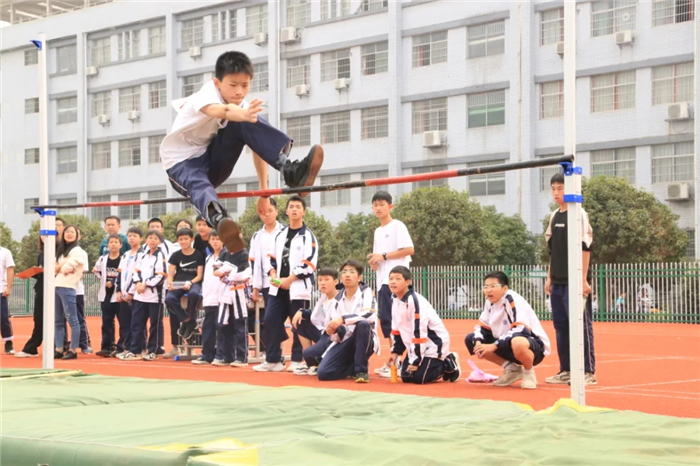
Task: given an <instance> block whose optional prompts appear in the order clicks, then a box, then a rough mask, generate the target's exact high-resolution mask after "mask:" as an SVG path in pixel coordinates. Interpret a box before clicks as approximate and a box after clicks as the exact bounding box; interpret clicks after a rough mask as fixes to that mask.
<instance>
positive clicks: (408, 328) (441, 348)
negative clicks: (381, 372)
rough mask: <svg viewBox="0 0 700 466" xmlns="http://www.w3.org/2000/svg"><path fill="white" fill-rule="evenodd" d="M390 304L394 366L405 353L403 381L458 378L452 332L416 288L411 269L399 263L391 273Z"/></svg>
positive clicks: (457, 361) (451, 379)
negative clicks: (391, 297)
mask: <svg viewBox="0 0 700 466" xmlns="http://www.w3.org/2000/svg"><path fill="white" fill-rule="evenodd" d="M389 289H390V290H391V292H392V294H393V301H392V306H391V340H392V345H391V357H390V358H389V361H388V362H387V364H388V365H389V366H390V367H391V366H393V365H394V364H397V361H398V360H399V358H400V357H401V356H403V354H404V353H406V357H405V358H404V360H403V364H402V365H401V380H402V381H403V382H404V383H415V384H421V385H422V384H427V383H432V382H435V381H437V380H439V379H441V378H442V380H445V381H450V382H456V381H458V380H459V375H460V372H461V370H460V367H459V356H458V355H457V353H450V352H449V348H450V334H449V333H447V329H446V328H445V324H443V323H442V320H441V319H440V317H439V316H438V314H437V312H436V311H435V309H433V306H431V305H430V303H429V302H428V300H427V299H425V298H424V297H423V296H421V295H419V294H418V293H416V292H415V291H413V287H412V286H411V271H410V270H409V269H408V267H405V266H403V265H398V266H396V267H394V268H393V269H391V272H390V273H389Z"/></svg>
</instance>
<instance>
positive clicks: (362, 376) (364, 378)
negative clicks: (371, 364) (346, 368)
mask: <svg viewBox="0 0 700 466" xmlns="http://www.w3.org/2000/svg"><path fill="white" fill-rule="evenodd" d="M355 383H369V375H368V374H367V372H358V373H357V374H355Z"/></svg>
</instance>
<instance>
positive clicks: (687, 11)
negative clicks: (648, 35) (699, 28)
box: [652, 0, 694, 26]
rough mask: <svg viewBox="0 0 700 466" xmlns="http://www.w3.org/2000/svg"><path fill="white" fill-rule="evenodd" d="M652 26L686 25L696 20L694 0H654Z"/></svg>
mask: <svg viewBox="0 0 700 466" xmlns="http://www.w3.org/2000/svg"><path fill="white" fill-rule="evenodd" d="M652 9H653V14H652V24H653V25H654V26H663V25H665V24H674V23H685V22H686V21H692V20H693V18H694V15H693V14H694V11H693V0H654V3H653V6H652Z"/></svg>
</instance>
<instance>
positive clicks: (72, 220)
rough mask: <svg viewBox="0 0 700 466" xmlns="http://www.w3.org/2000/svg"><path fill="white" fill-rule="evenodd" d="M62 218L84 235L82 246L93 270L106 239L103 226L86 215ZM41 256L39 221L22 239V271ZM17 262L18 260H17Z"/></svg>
mask: <svg viewBox="0 0 700 466" xmlns="http://www.w3.org/2000/svg"><path fill="white" fill-rule="evenodd" d="M61 218H62V219H64V220H65V222H66V225H75V226H77V227H78V228H80V231H81V233H82V239H81V240H80V246H81V247H82V248H83V249H84V250H85V252H87V254H88V259H89V260H90V265H89V269H88V270H91V269H92V266H93V265H94V263H95V261H97V258H98V257H99V253H100V243H101V242H102V239H103V238H104V237H105V235H106V233H105V230H104V228H103V227H102V224H101V223H100V221H98V220H90V219H89V218H88V217H86V216H84V215H71V214H62V215H61ZM38 255H39V221H38V220H37V221H35V222H32V225H31V227H29V231H28V232H27V234H26V235H25V236H24V238H22V247H21V252H20V254H19V257H20V260H19V264H20V267H21V269H19V270H24V269H26V268H29V267H31V266H33V265H36V259H37V256H38ZM15 262H17V260H15Z"/></svg>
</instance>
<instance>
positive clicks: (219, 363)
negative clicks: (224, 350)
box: [211, 359, 229, 367]
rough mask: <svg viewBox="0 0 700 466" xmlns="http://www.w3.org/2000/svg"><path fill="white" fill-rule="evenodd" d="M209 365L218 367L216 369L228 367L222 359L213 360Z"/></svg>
mask: <svg viewBox="0 0 700 466" xmlns="http://www.w3.org/2000/svg"><path fill="white" fill-rule="evenodd" d="M211 365H212V366H218V367H224V366H228V365H229V364H228V363H227V362H225V361H224V360H222V359H214V360H213V361H212V362H211Z"/></svg>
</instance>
